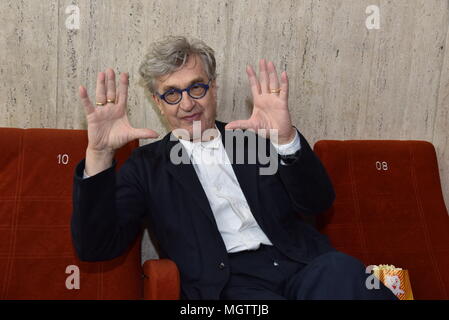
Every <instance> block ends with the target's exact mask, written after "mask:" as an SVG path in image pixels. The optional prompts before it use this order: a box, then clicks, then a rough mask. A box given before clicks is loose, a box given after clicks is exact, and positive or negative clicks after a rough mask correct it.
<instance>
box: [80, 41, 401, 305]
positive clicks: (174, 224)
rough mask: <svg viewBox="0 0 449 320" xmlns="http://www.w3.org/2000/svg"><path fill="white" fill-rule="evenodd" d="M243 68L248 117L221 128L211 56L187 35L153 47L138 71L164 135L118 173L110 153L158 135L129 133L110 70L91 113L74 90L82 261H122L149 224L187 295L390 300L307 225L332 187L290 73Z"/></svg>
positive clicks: (123, 97) (123, 84) (122, 85)
mask: <svg viewBox="0 0 449 320" xmlns="http://www.w3.org/2000/svg"><path fill="white" fill-rule="evenodd" d="M246 71H247V75H248V79H249V82H250V85H251V92H252V96H253V102H254V106H253V111H252V114H251V117H250V118H249V119H247V120H237V121H232V122H230V123H228V124H226V123H223V122H221V121H218V120H216V110H217V76H216V61H215V57H214V52H213V50H212V49H211V48H210V47H209V46H207V45H206V44H205V43H203V42H202V41H200V40H195V39H192V40H189V39H187V38H185V37H167V38H165V39H163V40H161V41H159V42H156V43H154V44H153V45H152V46H151V50H150V52H149V53H148V54H147V55H146V56H145V59H144V61H143V63H142V64H141V66H140V69H139V73H140V75H141V77H142V82H143V84H144V86H145V88H146V89H147V90H149V92H150V93H151V96H152V99H153V101H154V103H155V105H156V106H157V107H158V109H159V110H160V112H161V114H162V115H163V117H164V119H165V121H166V122H167V125H168V126H169V127H170V129H171V131H170V132H169V133H168V134H167V135H166V136H165V137H164V138H163V139H161V140H159V141H156V142H153V143H150V144H147V145H144V146H141V147H139V148H137V149H135V150H134V151H133V153H132V155H131V157H130V158H129V159H128V160H127V161H126V162H125V164H124V165H123V166H122V167H121V168H120V170H119V171H118V172H117V173H115V166H116V160H115V159H114V156H115V152H116V150H117V149H119V148H120V147H122V146H123V145H125V144H126V143H128V142H129V141H132V140H135V139H148V138H157V137H158V134H157V133H156V132H155V131H153V130H150V129H135V128H133V127H132V126H131V125H130V123H129V121H128V118H127V115H126V103H127V94H128V75H127V74H126V73H122V74H121V75H120V79H119V86H118V88H116V82H115V74H114V71H113V70H112V69H107V70H106V72H100V73H99V74H98V77H97V87H96V106H94V105H93V104H92V102H91V100H90V99H89V97H88V95H87V91H86V89H85V88H84V87H83V86H81V87H80V89H79V95H80V98H81V101H82V104H83V106H84V109H85V111H86V117H87V125H88V128H87V129H88V139H89V142H88V147H87V149H86V158H85V159H83V160H82V161H81V162H80V163H79V164H78V165H77V167H76V171H75V178H74V189H73V199H74V201H73V215H72V237H73V242H74V245H75V248H76V251H77V253H78V256H79V258H80V259H81V260H84V261H100V260H107V259H112V258H115V257H117V256H120V255H121V254H123V253H124V252H125V251H126V250H127V249H128V248H129V246H130V244H131V243H132V242H133V241H134V240H135V239H136V236H137V235H138V233H139V232H140V231H141V228H142V226H143V225H144V222H148V225H149V228H150V229H151V231H152V233H153V234H154V235H155V238H156V240H157V242H158V247H159V248H160V251H159V254H160V256H161V257H163V258H169V259H171V260H173V261H174V262H175V263H176V265H177V266H178V268H179V271H180V275H181V294H182V297H183V298H185V299H374V298H377V299H394V298H395V297H394V295H393V294H392V293H391V291H390V290H389V289H387V288H386V287H385V286H383V285H381V287H380V288H379V289H378V290H368V289H367V288H366V286H365V280H366V277H367V275H366V274H365V267H364V266H363V264H362V263H361V262H360V261H358V260H356V259H355V258H353V257H350V256H348V255H345V254H343V253H341V252H337V251H336V250H335V249H334V248H332V247H331V245H330V244H329V242H328V240H327V238H326V237H325V236H323V235H321V234H320V233H318V232H317V231H316V230H315V229H314V228H313V227H311V226H310V225H308V224H307V223H305V222H304V221H303V219H302V218H301V215H303V216H307V215H315V214H318V213H320V212H323V211H325V210H326V209H328V208H329V207H330V206H331V205H332V202H333V201H334V198H335V194H334V191H333V188H332V184H331V182H330V179H329V177H328V175H327V173H326V171H325V169H324V167H323V166H322V164H321V162H320V161H319V159H318V158H317V157H316V155H315V154H314V153H313V151H312V150H311V148H310V146H309V144H308V142H307V141H306V139H305V138H304V137H303V136H302V134H301V133H300V132H299V131H298V130H297V129H296V128H295V127H294V126H293V125H292V123H291V117H290V112H289V109H288V78H287V73H286V72H285V71H284V72H282V73H281V75H280V78H279V77H278V74H277V71H276V68H275V66H274V64H273V63H272V62H267V61H265V60H263V59H262V60H260V62H259V76H257V75H256V73H255V71H254V70H253V68H252V67H251V66H248V67H247V70H246ZM237 129H238V130H237ZM242 130H243V131H242ZM242 136H244V137H243V139H237V141H240V142H238V143H235V138H239V137H242ZM252 138H254V139H252ZM230 141H231V142H232V143H229V142H230ZM225 146H226V148H225ZM173 150H175V152H173ZM260 150H263V152H262V153H266V152H267V151H268V152H274V153H275V155H276V157H275V161H276V165H277V166H276V168H277V170H276V171H275V172H271V174H261V169H262V168H263V167H264V165H265V164H264V163H261V161H260V156H259V154H260V153H261V152H260ZM273 150H274V151H273ZM239 153H240V154H243V157H241V159H243V160H242V161H236V160H235V158H236V157H235V155H236V154H237V155H238V154H239ZM179 154H181V159H183V161H182V162H177V161H175V160H176V159H174V158H176V157H177V156H178V155H179ZM251 154H256V155H257V157H256V159H255V161H253V162H251V161H245V159H249V158H251ZM237 158H238V157H237ZM241 159H240V160H241ZM206 160H207V161H206ZM223 160H225V161H223Z"/></svg>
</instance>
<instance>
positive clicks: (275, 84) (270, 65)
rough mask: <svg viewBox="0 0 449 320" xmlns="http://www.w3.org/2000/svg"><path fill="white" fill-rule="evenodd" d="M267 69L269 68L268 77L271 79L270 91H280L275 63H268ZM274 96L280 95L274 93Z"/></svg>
mask: <svg viewBox="0 0 449 320" xmlns="http://www.w3.org/2000/svg"><path fill="white" fill-rule="evenodd" d="M267 67H268V77H269V79H270V85H269V89H279V80H278V74H277V71H276V67H275V66H274V63H273V62H271V61H270V62H268V66H267ZM270 93H271V91H270ZM272 94H275V95H279V93H272Z"/></svg>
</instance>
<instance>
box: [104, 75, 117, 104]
mask: <svg viewBox="0 0 449 320" xmlns="http://www.w3.org/2000/svg"><path fill="white" fill-rule="evenodd" d="M106 98H107V100H112V101H115V72H114V70H112V69H111V68H109V69H107V70H106Z"/></svg>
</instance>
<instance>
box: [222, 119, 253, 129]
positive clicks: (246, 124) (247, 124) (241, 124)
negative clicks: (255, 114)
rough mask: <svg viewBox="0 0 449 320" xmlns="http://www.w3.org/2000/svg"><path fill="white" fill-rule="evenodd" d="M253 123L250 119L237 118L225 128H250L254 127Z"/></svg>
mask: <svg viewBox="0 0 449 320" xmlns="http://www.w3.org/2000/svg"><path fill="white" fill-rule="evenodd" d="M252 127H253V126H252V123H251V121H249V120H235V121H232V122H229V123H228V124H227V125H226V126H225V129H227V130H235V129H242V130H243V129H250V128H252Z"/></svg>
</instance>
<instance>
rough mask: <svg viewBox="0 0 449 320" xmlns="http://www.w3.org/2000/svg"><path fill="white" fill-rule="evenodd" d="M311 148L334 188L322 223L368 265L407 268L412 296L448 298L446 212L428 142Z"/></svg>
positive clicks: (334, 238)
mask: <svg viewBox="0 0 449 320" xmlns="http://www.w3.org/2000/svg"><path fill="white" fill-rule="evenodd" d="M314 151H315V152H316V154H317V155H318V157H319V158H320V159H321V161H322V162H323V164H324V166H325V167H326V169H327V171H328V173H329V175H330V177H331V180H332V183H333V185H334V187H335V190H336V200H335V203H334V205H333V206H332V207H331V209H330V210H328V211H327V212H325V213H324V214H323V215H321V216H320V217H319V219H318V221H317V226H318V228H319V230H321V231H322V232H323V233H325V234H327V235H328V236H329V237H330V239H331V241H332V243H333V245H334V246H335V247H336V248H337V249H338V250H341V251H343V252H346V253H348V254H351V255H353V256H355V257H357V258H359V259H361V260H362V261H363V262H364V263H365V264H366V265H372V264H376V265H378V264H393V265H395V266H396V267H401V268H403V269H407V270H409V276H410V281H411V286H412V291H413V295H414V298H415V299H449V274H448V273H447V270H449V216H448V213H447V210H446V207H445V204H444V200H443V195H442V192H441V184H440V178H439V170H438V163H437V157H436V154H435V148H434V147H433V145H432V144H431V143H429V142H425V141H399V140H383V141H382V140H348V141H337V140H323V141H318V142H317V143H316V144H315V146H314Z"/></svg>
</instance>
